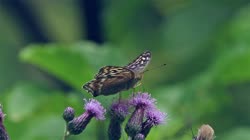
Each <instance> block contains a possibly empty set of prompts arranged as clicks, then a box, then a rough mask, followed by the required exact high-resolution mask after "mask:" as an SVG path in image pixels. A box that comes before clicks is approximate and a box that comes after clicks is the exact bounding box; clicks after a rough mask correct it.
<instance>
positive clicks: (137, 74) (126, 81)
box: [83, 51, 151, 97]
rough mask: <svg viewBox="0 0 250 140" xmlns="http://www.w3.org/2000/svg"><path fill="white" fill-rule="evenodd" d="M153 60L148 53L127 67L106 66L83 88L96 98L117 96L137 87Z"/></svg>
mask: <svg viewBox="0 0 250 140" xmlns="http://www.w3.org/2000/svg"><path fill="white" fill-rule="evenodd" d="M150 60H151V53H150V52H149V51H146V52H144V53H142V54H141V55H139V56H138V57H137V58H136V59H135V60H134V61H133V62H131V63H129V64H128V65H127V66H125V67H119V66H105V67H102V68H101V69H100V70H99V72H98V73H97V74H96V75H95V77H94V79H93V80H91V81H89V82H88V83H86V84H85V85H83V88H84V89H85V90H87V91H88V92H90V93H91V94H92V95H93V96H94V97H96V96H98V95H105V96H106V95H110V94H115V93H118V92H120V91H123V90H128V89H130V88H132V87H135V86H136V85H137V84H138V82H139V81H140V80H141V78H142V74H143V72H144V70H145V68H146V67H147V65H148V64H149V62H150Z"/></svg>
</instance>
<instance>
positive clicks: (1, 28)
mask: <svg viewBox="0 0 250 140" xmlns="http://www.w3.org/2000/svg"><path fill="white" fill-rule="evenodd" d="M145 50H150V51H151V52H152V57H153V59H152V61H151V64H150V66H149V69H150V68H154V67H157V66H159V65H162V64H164V63H166V64H167V66H166V67H162V68H160V69H157V70H152V71H149V72H147V73H145V75H144V79H143V82H142V83H143V84H142V86H143V89H144V91H147V92H149V93H151V94H152V96H153V97H154V98H156V99H157V102H158V107H159V108H160V109H161V110H162V111H164V112H167V114H168V120H167V123H166V124H165V125H161V126H158V127H156V128H153V129H152V131H151V133H150V134H149V136H148V139H149V140H167V139H168V140H191V139H192V132H191V128H192V129H193V130H194V132H195V133H197V129H198V128H199V126H200V125H201V124H210V125H211V126H212V127H213V128H214V130H215V134H216V140H235V139H238V140H249V139H250V110H249V106H250V93H249V92H250V1H249V0H237V1H236V0H126V1H125V0H0V102H1V104H3V106H4V112H5V113H6V114H7V116H6V118H5V122H4V124H5V126H6V128H7V131H8V133H9V135H10V138H11V139H12V140H56V139H61V138H62V135H63V131H64V121H63V119H62V113H63V110H64V109H65V107H67V106H72V107H73V108H75V110H76V114H77V115H80V114H81V113H82V112H83V101H82V99H83V98H90V97H91V96H90V95H89V94H88V93H86V91H84V90H82V88H81V87H82V85H83V84H84V83H85V82H87V81H89V80H90V79H92V78H93V76H94V74H95V73H96V72H97V71H98V69H99V68H100V67H102V66H105V65H117V66H124V65H126V64H127V63H129V62H130V61H132V60H133V59H134V58H135V57H136V56H137V55H138V54H140V53H142V52H143V51H145ZM131 92H132V91H131V90H130V91H126V92H123V96H124V97H126V96H129V95H130V94H131ZM115 97H117V96H109V97H103V96H102V97H98V98H97V99H98V100H99V101H101V102H102V104H103V105H104V106H105V107H108V105H109V104H110V102H112V100H113V98H115ZM107 125H108V118H107V120H106V121H105V122H99V121H96V120H94V119H93V120H92V121H91V123H90V124H89V125H88V126H87V129H86V130H85V131H84V132H83V133H82V134H81V135H78V136H73V137H71V139H72V140H80V139H97V140H101V139H102V140H105V139H107V136H106V133H107ZM123 139H126V135H125V134H124V136H123Z"/></svg>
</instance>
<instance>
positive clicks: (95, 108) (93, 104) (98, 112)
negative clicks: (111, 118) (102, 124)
mask: <svg viewBox="0 0 250 140" xmlns="http://www.w3.org/2000/svg"><path fill="white" fill-rule="evenodd" d="M85 102H86V104H85V106H84V108H85V110H86V111H87V112H88V113H90V114H92V115H93V116H94V117H95V118H96V119H97V120H104V119H105V116H104V115H105V112H106V110H105V109H104V107H103V106H102V105H101V103H100V102H98V101H97V100H95V99H90V100H88V101H87V100H85Z"/></svg>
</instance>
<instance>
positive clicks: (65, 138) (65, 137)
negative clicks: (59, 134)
mask: <svg viewBox="0 0 250 140" xmlns="http://www.w3.org/2000/svg"><path fill="white" fill-rule="evenodd" d="M67 125H68V124H67V123H66V125H65V129H64V135H63V139H62V140H67V139H68V137H69V134H68V130H67Z"/></svg>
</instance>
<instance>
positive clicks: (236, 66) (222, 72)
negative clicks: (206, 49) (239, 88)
mask: <svg viewBox="0 0 250 140" xmlns="http://www.w3.org/2000/svg"><path fill="white" fill-rule="evenodd" d="M213 70H214V73H215V74H214V76H215V79H214V81H216V82H217V83H219V84H222V85H229V84H236V83H243V82H247V81H250V48H248V47H245V48H243V47H241V48H234V49H231V50H230V51H227V52H225V53H223V54H222V55H221V57H219V58H218V59H217V62H216V63H215V65H214V67H213Z"/></svg>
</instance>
